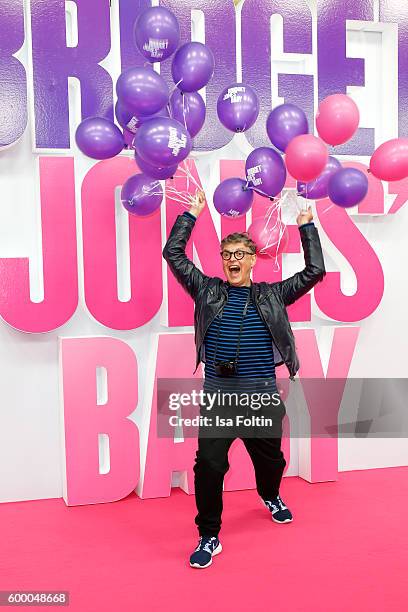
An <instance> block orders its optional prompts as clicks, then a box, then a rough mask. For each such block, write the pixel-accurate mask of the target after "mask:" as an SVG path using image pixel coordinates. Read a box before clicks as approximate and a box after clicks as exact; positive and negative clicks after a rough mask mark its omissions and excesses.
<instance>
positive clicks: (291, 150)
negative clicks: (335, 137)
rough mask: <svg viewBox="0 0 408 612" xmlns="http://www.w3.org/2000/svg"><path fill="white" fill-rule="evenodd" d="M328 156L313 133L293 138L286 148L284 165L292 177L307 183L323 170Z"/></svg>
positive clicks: (323, 145) (325, 148)
mask: <svg viewBox="0 0 408 612" xmlns="http://www.w3.org/2000/svg"><path fill="white" fill-rule="evenodd" d="M328 158H329V153H328V151H327V147H326V146H325V144H324V142H323V141H322V140H320V138H317V137H316V136H313V134H301V135H300V136H296V137H295V138H293V139H292V140H291V141H290V143H289V144H288V146H287V148H286V160H285V161H286V167H287V169H288V171H289V172H290V174H291V175H292V176H293V178H295V179H297V180H298V181H303V182H304V183H307V182H309V181H311V180H312V179H314V178H316V177H317V176H319V174H321V173H322V172H323V169H324V168H325V166H326V164H327V160H328Z"/></svg>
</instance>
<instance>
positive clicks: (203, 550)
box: [190, 536, 222, 569]
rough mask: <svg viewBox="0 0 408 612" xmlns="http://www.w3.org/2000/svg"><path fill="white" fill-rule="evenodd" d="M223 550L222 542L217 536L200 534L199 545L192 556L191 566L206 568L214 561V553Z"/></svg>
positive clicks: (216, 553)
mask: <svg viewBox="0 0 408 612" xmlns="http://www.w3.org/2000/svg"><path fill="white" fill-rule="evenodd" d="M221 551H222V546H221V542H220V541H219V539H218V538H216V537H215V536H200V540H199V542H198V546H197V548H196V549H195V551H194V552H193V554H192V555H191V557H190V565H191V567H198V568H200V569H204V568H205V567H208V566H209V565H211V563H212V558H213V556H214V555H218V554H219V553H220V552H221Z"/></svg>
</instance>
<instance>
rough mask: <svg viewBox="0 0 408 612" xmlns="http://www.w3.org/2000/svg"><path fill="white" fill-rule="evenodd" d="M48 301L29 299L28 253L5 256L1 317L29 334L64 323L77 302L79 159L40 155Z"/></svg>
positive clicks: (0, 265)
mask: <svg viewBox="0 0 408 612" xmlns="http://www.w3.org/2000/svg"><path fill="white" fill-rule="evenodd" d="M39 168H40V193H41V230H42V251H43V276H44V300H43V301H42V302H39V303H34V302H32V301H31V300H30V282H29V272H28V266H29V260H28V258H27V257H16V258H9V259H0V288H1V290H0V316H1V317H3V319H4V320H5V321H6V323H9V325H11V326H12V327H15V328H16V329H18V330H20V331H25V332H48V331H51V330H53V329H57V328H58V327H60V326H61V325H64V323H66V322H67V321H68V320H69V319H70V318H71V317H72V315H73V314H74V312H75V310H76V307H77V305H78V275H77V256H76V223H75V187H74V160H73V158H72V157H40V166H39Z"/></svg>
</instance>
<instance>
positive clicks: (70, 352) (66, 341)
mask: <svg viewBox="0 0 408 612" xmlns="http://www.w3.org/2000/svg"><path fill="white" fill-rule="evenodd" d="M60 367H61V374H60V375H61V380H62V397H63V423H64V428H65V469H66V473H65V481H64V500H65V502H66V504H67V505H68V506H75V505H83V504H98V503H102V502H111V501H116V500H118V499H122V498H123V497H126V495H129V493H131V492H132V491H133V490H134V489H135V487H136V485H137V483H138V480H139V461H140V456H139V430H138V428H137V426H136V425H135V423H133V422H132V421H131V420H130V419H128V418H126V417H128V416H129V415H130V414H131V413H132V412H133V411H134V410H135V408H136V406H137V401H138V394H137V388H138V380H137V376H138V372H137V361H136V357H135V354H134V352H133V351H132V349H131V348H130V347H129V346H128V345H127V344H126V343H125V342H123V341H122V340H117V339H115V338H103V337H102V338H62V339H60ZM98 367H103V368H105V369H106V372H107V401H106V402H105V403H104V404H101V405H98V402H97V378H96V372H97V368H98ZM100 434H105V436H108V438H109V457H110V460H109V463H110V470H109V471H108V473H104V474H101V473H100V466H99V450H98V449H99V444H98V437H99V435H100Z"/></svg>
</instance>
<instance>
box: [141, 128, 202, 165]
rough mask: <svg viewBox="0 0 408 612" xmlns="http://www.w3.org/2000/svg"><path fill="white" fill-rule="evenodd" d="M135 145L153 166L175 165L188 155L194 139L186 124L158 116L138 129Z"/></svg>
mask: <svg viewBox="0 0 408 612" xmlns="http://www.w3.org/2000/svg"><path fill="white" fill-rule="evenodd" d="M134 146H135V149H136V150H137V152H138V154H139V155H140V157H142V158H143V159H144V160H145V161H147V163H148V164H150V165H151V166H158V167H159V168H163V167H164V166H166V167H168V166H174V165H175V164H179V163H180V162H181V161H183V159H186V157H188V155H189V153H190V151H191V148H192V141H191V137H190V134H189V133H188V132H187V130H186V129H185V127H184V126H182V125H181V123H179V122H178V121H176V120H175V119H167V118H166V117H157V118H156V119H150V120H149V121H146V123H144V124H143V125H141V126H140V128H139V129H138V130H137V133H136V136H135V140H134Z"/></svg>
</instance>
